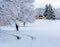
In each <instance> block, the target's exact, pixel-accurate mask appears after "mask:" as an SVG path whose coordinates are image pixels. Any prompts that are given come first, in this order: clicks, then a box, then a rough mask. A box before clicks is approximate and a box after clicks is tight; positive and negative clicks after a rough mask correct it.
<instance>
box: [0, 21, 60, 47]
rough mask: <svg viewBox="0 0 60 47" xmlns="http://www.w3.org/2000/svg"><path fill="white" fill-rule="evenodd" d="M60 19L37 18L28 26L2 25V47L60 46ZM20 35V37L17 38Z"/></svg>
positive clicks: (0, 41)
mask: <svg viewBox="0 0 60 47" xmlns="http://www.w3.org/2000/svg"><path fill="white" fill-rule="evenodd" d="M59 28H60V20H36V21H35V23H27V24H26V27H23V26H22V25H20V26H19V32H18V31H16V30H15V27H0V29H1V30H0V47H60V29H59ZM16 36H19V37H20V39H17V37H16Z"/></svg>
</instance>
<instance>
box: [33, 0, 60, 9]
mask: <svg viewBox="0 0 60 47" xmlns="http://www.w3.org/2000/svg"><path fill="white" fill-rule="evenodd" d="M49 3H50V4H51V5H52V6H53V8H60V0H35V2H34V5H35V8H36V7H40V8H42V7H45V5H46V4H49Z"/></svg>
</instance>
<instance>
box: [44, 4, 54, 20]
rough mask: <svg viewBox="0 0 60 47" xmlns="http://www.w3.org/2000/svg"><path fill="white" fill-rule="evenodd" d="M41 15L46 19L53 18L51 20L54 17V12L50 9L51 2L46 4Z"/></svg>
mask: <svg viewBox="0 0 60 47" xmlns="http://www.w3.org/2000/svg"><path fill="white" fill-rule="evenodd" d="M43 15H44V16H45V17H46V19H53V20H54V19H55V13H54V11H53V9H52V6H51V4H49V5H46V8H45V12H44V14H43Z"/></svg>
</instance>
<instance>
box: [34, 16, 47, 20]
mask: <svg viewBox="0 0 60 47" xmlns="http://www.w3.org/2000/svg"><path fill="white" fill-rule="evenodd" d="M35 19H46V17H45V16H42V15H39V16H38V15H37V16H35Z"/></svg>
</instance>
